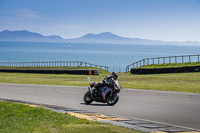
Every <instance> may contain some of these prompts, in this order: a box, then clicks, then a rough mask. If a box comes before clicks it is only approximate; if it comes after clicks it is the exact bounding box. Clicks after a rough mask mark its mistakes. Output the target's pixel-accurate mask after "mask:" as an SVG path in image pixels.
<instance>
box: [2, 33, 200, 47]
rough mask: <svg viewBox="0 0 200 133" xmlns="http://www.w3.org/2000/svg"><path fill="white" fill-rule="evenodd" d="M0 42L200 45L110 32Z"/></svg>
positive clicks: (21, 36) (6, 36) (19, 36)
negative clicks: (123, 35)
mask: <svg viewBox="0 0 200 133" xmlns="http://www.w3.org/2000/svg"><path fill="white" fill-rule="evenodd" d="M0 41H31V42H68V43H108V44H109V43H110V44H152V45H200V42H197V41H195V42H194V41H186V42H178V41H174V42H168V41H161V40H150V39H140V38H127V37H121V36H118V35H115V34H113V33H111V32H103V33H99V34H93V33H89V34H86V35H84V36H82V37H79V38H73V39H63V38H62V37H60V36H57V35H51V36H43V35H41V34H39V33H34V32H30V31H27V30H21V31H9V30H4V31H2V32H0Z"/></svg>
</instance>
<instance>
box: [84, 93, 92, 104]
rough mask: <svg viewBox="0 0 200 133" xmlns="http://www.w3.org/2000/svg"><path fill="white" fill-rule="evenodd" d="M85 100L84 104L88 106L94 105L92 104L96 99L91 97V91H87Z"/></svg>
mask: <svg viewBox="0 0 200 133" xmlns="http://www.w3.org/2000/svg"><path fill="white" fill-rule="evenodd" d="M83 100H84V102H85V103H86V104H90V103H92V102H93V101H94V99H93V98H92V96H91V93H90V91H87V92H86V93H85V95H84V97H83Z"/></svg>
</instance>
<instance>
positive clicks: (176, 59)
mask: <svg viewBox="0 0 200 133" xmlns="http://www.w3.org/2000/svg"><path fill="white" fill-rule="evenodd" d="M199 61H200V54H198V55H182V56H168V57H157V58H146V59H142V60H140V61H137V62H135V63H132V64H130V65H128V66H127V67H126V72H128V71H130V70H131V69H132V68H137V67H141V66H145V65H151V64H164V63H186V62H199Z"/></svg>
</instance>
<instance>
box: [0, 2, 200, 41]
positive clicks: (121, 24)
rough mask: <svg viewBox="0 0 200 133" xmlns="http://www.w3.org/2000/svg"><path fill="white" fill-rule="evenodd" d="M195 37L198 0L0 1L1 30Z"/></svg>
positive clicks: (198, 37) (199, 24)
mask: <svg viewBox="0 0 200 133" xmlns="http://www.w3.org/2000/svg"><path fill="white" fill-rule="evenodd" d="M6 29H8V30H29V31H31V32H37V33H41V34H43V35H59V36H61V37H63V38H65V39H67V38H76V37H80V36H83V35H85V34H87V33H96V34H97V33H101V32H112V33H114V34H117V35H120V36H124V37H130V38H143V39H153V40H164V41H200V0H0V31H3V30H6Z"/></svg>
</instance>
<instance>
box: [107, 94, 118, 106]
mask: <svg viewBox="0 0 200 133" xmlns="http://www.w3.org/2000/svg"><path fill="white" fill-rule="evenodd" d="M110 94H111V93H109V94H108V96H107V99H106V102H107V104H108V105H111V106H113V105H115V104H116V103H117V102H118V100H119V95H118V94H117V93H114V94H113V96H110Z"/></svg>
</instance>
